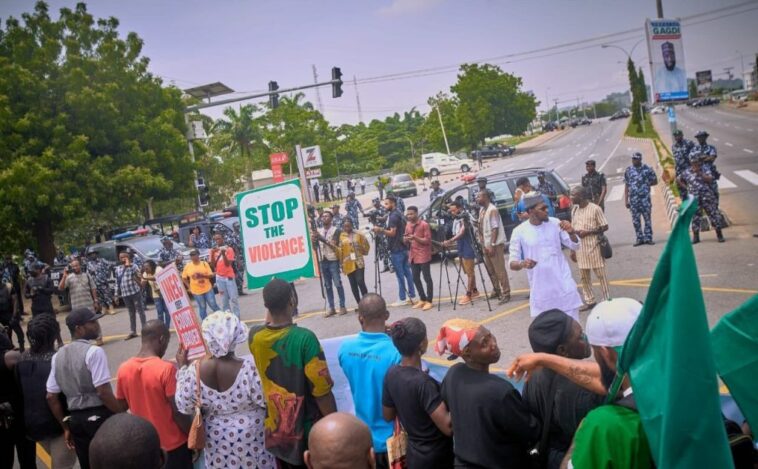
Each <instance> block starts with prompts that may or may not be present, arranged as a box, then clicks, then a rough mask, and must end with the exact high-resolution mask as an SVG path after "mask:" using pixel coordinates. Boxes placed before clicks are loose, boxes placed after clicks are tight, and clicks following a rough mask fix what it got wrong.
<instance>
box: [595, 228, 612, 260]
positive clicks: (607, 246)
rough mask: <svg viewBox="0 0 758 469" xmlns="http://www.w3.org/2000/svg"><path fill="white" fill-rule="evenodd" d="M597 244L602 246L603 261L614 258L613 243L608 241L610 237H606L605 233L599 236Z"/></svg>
mask: <svg viewBox="0 0 758 469" xmlns="http://www.w3.org/2000/svg"><path fill="white" fill-rule="evenodd" d="M597 244H598V246H600V254H601V255H602V256H603V259H610V258H611V257H613V248H612V247H611V242H610V241H608V237H607V236H605V234H604V233H600V234H599V235H597Z"/></svg>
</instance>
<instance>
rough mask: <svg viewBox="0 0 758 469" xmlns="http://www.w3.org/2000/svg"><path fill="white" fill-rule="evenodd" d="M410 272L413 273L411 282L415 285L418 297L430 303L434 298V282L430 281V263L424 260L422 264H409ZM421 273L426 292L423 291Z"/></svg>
mask: <svg viewBox="0 0 758 469" xmlns="http://www.w3.org/2000/svg"><path fill="white" fill-rule="evenodd" d="M411 272H412V273H413V284H414V285H416V290H418V297H419V299H420V300H421V301H426V302H427V303H431V302H432V300H433V299H434V284H433V283H432V263H431V262H426V263H424V264H411ZM421 274H424V282H425V283H426V293H424V285H422V284H421Z"/></svg>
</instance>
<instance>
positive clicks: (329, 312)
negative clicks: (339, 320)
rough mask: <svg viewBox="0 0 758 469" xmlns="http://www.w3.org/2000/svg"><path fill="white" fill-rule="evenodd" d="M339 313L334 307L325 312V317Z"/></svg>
mask: <svg viewBox="0 0 758 469" xmlns="http://www.w3.org/2000/svg"><path fill="white" fill-rule="evenodd" d="M336 314H337V311H335V310H334V308H332V309H330V310H329V311H327V312H326V313H324V317H325V318H330V317H332V316H335V315H336Z"/></svg>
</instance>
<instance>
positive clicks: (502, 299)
mask: <svg viewBox="0 0 758 469" xmlns="http://www.w3.org/2000/svg"><path fill="white" fill-rule="evenodd" d="M509 301H511V295H503V296H501V297H500V301H498V302H497V304H499V305H504V304H506V303H508V302H509Z"/></svg>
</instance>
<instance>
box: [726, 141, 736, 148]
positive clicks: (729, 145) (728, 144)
mask: <svg viewBox="0 0 758 469" xmlns="http://www.w3.org/2000/svg"><path fill="white" fill-rule="evenodd" d="M724 145H726V146H728V147H733V146H734V145H732V144H731V143H729V142H726V143H725V144H724Z"/></svg>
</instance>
